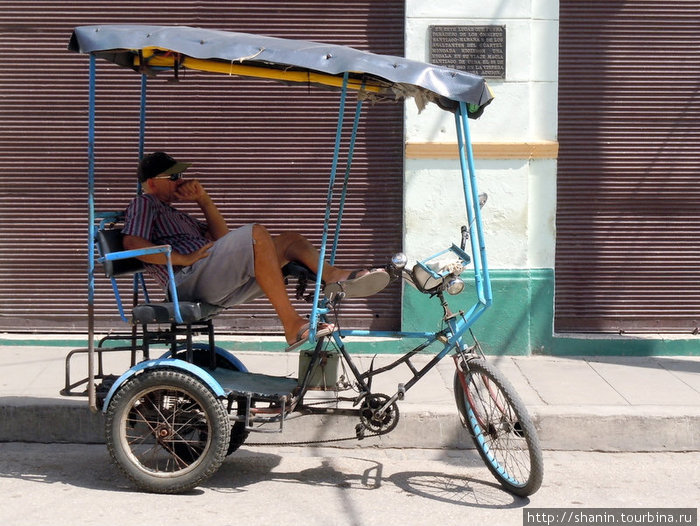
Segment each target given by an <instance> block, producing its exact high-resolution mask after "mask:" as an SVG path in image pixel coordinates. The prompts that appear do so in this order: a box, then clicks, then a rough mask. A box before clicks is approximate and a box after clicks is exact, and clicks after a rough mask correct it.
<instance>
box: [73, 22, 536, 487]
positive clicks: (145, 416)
mask: <svg viewBox="0 0 700 526" xmlns="http://www.w3.org/2000/svg"><path fill="white" fill-rule="evenodd" d="M69 49H70V50H72V51H76V52H80V53H86V54H88V55H89V122H88V130H89V132H88V194H89V199H88V208H89V211H88V221H89V239H88V277H89V279H88V347H87V348H86V349H76V350H74V351H72V352H71V353H70V354H69V356H68V357H67V367H66V370H67V372H66V387H65V389H64V390H63V391H62V392H63V394H66V395H76V394H77V395H87V396H88V399H89V404H90V407H91V409H92V410H93V411H97V410H98V405H99V406H101V409H102V411H104V413H105V426H106V429H105V433H106V442H107V445H108V449H109V452H110V454H111V456H112V458H113V460H114V461H115V462H116V464H117V465H118V466H119V468H120V469H121V470H122V471H123V472H124V474H125V475H126V476H127V477H128V478H130V479H131V480H132V481H133V482H134V483H135V484H136V485H137V486H138V487H140V488H142V489H145V490H148V491H154V492H163V493H166V492H170V493H172V492H181V491H185V490H188V489H191V488H193V487H195V486H197V485H199V484H200V483H202V482H203V481H204V480H205V479H206V478H207V477H209V476H210V475H211V474H213V473H214V472H215V471H216V470H217V469H218V468H219V467H220V465H221V464H222V462H223V461H224V459H225V457H226V455H228V454H231V453H233V452H234V451H235V450H236V449H237V448H238V447H240V446H241V445H242V444H243V443H244V441H245V440H246V438H247V437H248V435H249V434H250V433H251V432H256V431H264V430H266V431H268V432H269V431H270V430H271V428H272V431H279V432H281V431H283V429H284V422H285V421H286V420H288V419H289V418H292V417H298V416H302V415H306V414H313V413H317V412H320V411H322V412H323V413H334V412H337V413H339V414H344V415H351V416H354V417H355V418H357V419H358V423H357V426H356V438H358V439H361V438H363V437H366V436H375V435H383V434H386V433H389V432H390V431H392V430H393V429H394V428H395V427H396V426H397V424H398V421H399V402H400V401H401V400H402V399H403V398H404V396H405V394H406V392H408V391H409V390H410V389H411V388H412V387H413V386H414V385H415V384H416V383H417V382H418V381H419V380H420V379H421V378H423V377H424V376H425V374H426V373H427V372H428V371H429V370H430V369H432V368H433V367H434V366H435V365H436V364H437V363H438V362H439V361H440V360H442V359H443V358H444V357H446V356H447V355H451V356H452V358H453V359H454V362H455V366H456V371H455V375H454V393H455V398H456V402H457V409H458V413H459V416H460V418H461V421H462V423H463V425H464V427H465V428H466V429H467V430H468V431H469V433H470V435H471V437H472V439H473V441H474V444H475V446H476V449H477V450H478V453H479V455H480V456H481V457H482V459H483V460H484V462H485V463H486V466H487V467H488V469H489V470H490V471H491V472H492V473H493V475H494V476H495V477H496V479H497V480H498V481H499V482H500V483H501V484H502V485H503V486H504V487H505V489H507V490H508V491H510V492H512V493H514V494H516V495H520V496H526V495H529V494H532V493H533V492H535V491H537V489H538V488H539V486H540V484H541V481H542V456H541V451H540V446H539V442H538V438H537V434H536V431H535V427H534V425H533V423H532V421H531V419H530V417H529V415H528V413H527V411H526V409H525V407H524V405H523V403H522V402H521V401H520V399H519V397H518V395H517V394H516V392H515V391H514V389H513V387H512V386H511V385H510V384H509V383H508V382H507V380H506V379H505V378H504V377H503V376H502V375H501V374H500V372H499V371H498V370H496V369H495V368H494V367H493V366H492V365H491V364H489V363H488V362H487V360H486V358H485V357H484V355H483V353H482V352H481V348H480V346H479V344H478V342H477V340H476V339H475V338H473V335H472V338H471V339H470V340H469V342H468V341H466V340H467V338H466V336H467V333H468V332H469V333H471V327H472V325H473V324H474V322H475V321H476V320H477V319H478V318H479V317H480V316H481V315H482V314H483V313H484V311H485V310H486V309H487V308H488V307H489V305H490V304H491V302H492V294H491V284H490V279H489V272H488V267H487V261H486V245H485V241H484V235H483V229H482V221H481V212H480V209H481V206H482V205H483V201H484V198H483V196H481V197H480V195H479V193H478V190H477V181H476V175H475V171H474V160H473V155H472V148H471V141H470V135H469V121H468V119H469V118H476V117H478V116H480V115H481V113H482V112H483V110H484V108H485V106H486V105H487V104H488V103H489V102H490V100H491V98H492V96H491V93H490V91H489V88H488V87H487V85H486V84H485V82H484V80H483V79H482V78H481V77H478V76H475V75H472V74H469V73H465V72H462V71H458V70H453V69H449V68H444V67H438V66H434V65H431V64H426V63H422V62H417V61H412V60H407V59H404V58H400V57H392V56H384V55H375V54H371V53H367V52H362V51H359V50H355V49H352V48H348V47H344V46H337V45H328V44H321V43H313V42H304V41H296V40H287V39H279V38H270V37H263V36H257V35H249V34H242V33H230V32H222V31H213V30H206V29H198V28H191V27H181V26H178V27H168V26H140V25H103V26H84V27H78V28H76V29H75V30H74V32H73V35H72V37H71V40H70V43H69ZM97 59H105V60H107V61H110V62H113V63H115V64H116V65H118V66H122V67H126V68H131V69H133V70H134V71H136V72H137V73H139V74H140V75H141V79H142V84H141V89H142V98H141V104H142V111H141V118H142V122H141V128H140V130H141V132H140V134H141V136H140V153H141V155H142V154H143V144H144V133H145V132H144V130H145V126H144V123H143V119H144V114H145V109H144V107H143V106H144V104H145V100H146V97H145V92H146V86H147V82H146V77H147V76H151V75H164V74H170V75H173V74H174V75H177V74H178V72H180V71H182V70H185V69H194V70H200V71H207V72H213V73H220V74H224V75H227V76H232V77H236V76H252V77H259V78H264V79H275V80H279V81H282V82H286V83H304V84H308V85H309V86H318V87H321V88H330V89H334V90H338V91H339V92H340V98H339V117H338V125H337V134H336V139H335V146H334V158H333V162H332V166H331V167H330V179H329V184H328V195H327V199H326V210H325V221H324V223H323V225H322V228H323V232H322V245H321V249H320V252H321V253H320V259H319V268H320V269H322V266H323V264H324V261H326V258H327V257H329V258H330V261H331V262H332V261H333V260H334V259H335V254H336V252H337V250H338V235H339V232H340V228H341V221H342V213H343V206H344V203H345V198H346V192H347V181H348V177H349V172H350V163H351V160H352V146H353V145H354V138H355V136H356V134H357V129H358V125H359V115H360V110H361V108H362V104H363V101H366V100H370V101H372V102H381V101H382V100H385V99H390V100H396V99H403V98H408V97H415V98H416V99H417V101H418V102H419V104H421V105H426V104H437V105H438V106H440V108H442V109H443V110H445V111H448V112H452V113H453V114H454V117H455V125H456V130H457V138H458V146H459V166H460V169H461V173H462V186H463V192H464V199H465V210H464V213H465V216H464V217H465V225H464V226H462V227H461V235H460V236H458V237H461V243H459V244H452V245H451V246H450V247H448V248H446V249H445V250H443V251H440V252H439V253H437V254H433V255H430V256H428V257H426V258H425V259H423V260H421V261H418V262H416V263H415V265H413V266H412V267H411V268H407V261H406V257H405V256H404V255H403V254H401V253H398V254H396V255H395V256H394V257H393V258H392V259H391V261H390V262H388V263H387V271H388V274H389V275H390V276H391V278H392V279H393V280H403V281H404V282H406V283H407V284H408V285H409V286H412V287H415V288H416V289H417V290H419V291H420V292H422V293H424V294H426V295H428V296H430V297H431V298H433V301H434V302H435V304H436V306H438V305H439V307H438V308H440V309H442V312H443V316H442V327H441V328H440V330H438V331H427V332H400V331H399V332H386V331H367V330H349V329H342V330H338V331H335V332H333V333H332V334H331V335H329V336H323V337H321V338H318V339H317V338H316V336H317V331H316V328H317V326H318V323H319V322H321V321H327V320H329V319H331V318H332V317H333V316H334V315H336V314H337V307H338V306H339V305H340V304H341V303H342V302H343V301H344V300H345V299H346V298H345V297H344V296H345V294H344V292H343V291H342V290H327V289H326V287H324V284H323V283H322V282H321V280H317V279H316V276H315V275H313V274H312V273H310V271H309V270H308V269H304V268H299V266H296V267H295V268H292V269H289V272H290V274H291V275H292V276H295V277H296V278H297V279H299V282H300V284H301V285H302V286H303V285H304V284H306V283H308V284H310V285H311V286H312V293H310V294H309V297H310V304H311V306H310V315H309V319H310V330H309V338H308V348H309V349H312V351H310V352H308V354H307V355H306V360H307V362H308V363H305V364H304V366H303V367H302V368H300V374H299V378H289V377H276V376H270V375H266V374H258V373H251V372H249V371H248V370H247V369H246V367H245V366H244V365H243V364H242V363H241V361H240V360H239V359H238V358H236V357H235V356H234V355H233V354H232V353H230V352H228V351H226V350H225V349H222V348H221V347H218V346H217V345H216V344H215V341H214V328H213V324H212V318H214V317H215V316H216V314H217V311H218V309H217V308H216V307H215V306H211V305H206V304H203V303H196V302H183V301H179V300H178V296H177V290H176V288H175V285H174V277H173V276H174V274H173V267H172V265H171V264H170V250H171V249H170V247H169V246H161V247H156V248H155V249H142V250H130V251H125V250H123V246H122V245H121V231H120V229H119V227H118V225H119V221H120V220H121V218H122V211H116V212H96V211H95V209H94V191H95V185H94V176H95V174H94V171H95V170H94V165H95V148H94V142H95V91H96V79H95V77H96V60H97ZM225 81H227V82H228V81H230V82H235V78H234V79H230V80H229V79H226V80H225ZM352 93H356V94H357V101H356V108H355V119H354V122H353V123H352V126H351V132H350V134H351V136H350V145H351V147H350V152H349V153H348V154H347V157H346V165H347V166H346V169H345V174H344V182H343V186H342V190H341V194H340V197H339V199H338V198H337V197H338V196H337V195H336V196H335V197H336V199H334V195H333V193H334V190H335V187H336V175H337V173H338V171H339V166H338V165H339V158H340V145H341V140H342V138H343V134H344V133H346V131H345V127H346V126H344V122H343V121H344V114H345V106H346V103H347V99H348V97H349V96H350V95H351V94H352ZM338 179H339V178H338ZM339 180H340V179H339ZM338 186H340V185H338ZM336 193H337V192H336ZM334 206H337V207H338V209H337V210H335V211H332V210H331V209H332V207H334ZM332 212H334V213H332ZM331 217H334V218H335V224H334V225H332V224H331ZM155 251H158V252H160V253H164V254H166V256H167V258H168V273H169V276H170V285H169V297H168V298H166V301H164V302H151V301H149V297H148V293H147V290H146V287H145V281H144V279H143V276H142V274H141V271H142V270H143V266H142V264H141V262H140V260H138V259H137V257H138V256H143V255H145V254H148V253H153V252H155ZM96 263H101V264H102V266H103V268H104V271H105V274H106V275H107V277H109V278H110V279H111V280H112V283H113V286H114V291H115V295H116V297H117V304H118V308H119V311H120V313H121V316H122V318H123V319H124V320H125V321H129V322H130V323H131V325H132V327H133V328H132V330H131V332H130V334H125V335H116V336H115V335H113V336H108V337H107V338H105V339H104V340H102V341H100V342H98V343H97V344H96V343H95V341H94V340H95V329H94V289H95V281H94V280H95V265H96ZM470 268H471V270H469V269H470ZM465 273H469V274H471V276H472V277H473V281H474V287H473V290H474V291H475V295H476V298H475V299H474V300H472V301H473V304H471V305H469V304H467V305H460V306H459V307H458V308H454V307H451V306H450V305H449V303H448V299H447V298H448V296H453V297H456V295H457V294H459V293H460V292H462V291H463V289H464V281H463V280H462V275H463V274H465ZM120 275H127V276H133V289H134V291H135V295H134V296H135V298H134V305H133V308H132V311H131V316H130V319H129V318H128V317H127V315H126V313H125V312H124V307H123V306H122V302H121V299H120V296H119V289H118V287H117V285H116V278H117V277H118V276H120ZM139 291H141V292H140V295H139V296H137V294H138V293H139ZM138 326H140V327H141V330H140V331H137V330H136V327H138ZM154 326H155V327H156V329H154V328H153V327H154ZM199 334H204V335H208V343H197V342H195V341H194V340H193V335H199ZM346 336H358V337H383V336H391V337H399V338H413V339H419V341H420V344H419V345H417V346H416V347H415V348H414V349H412V350H411V351H409V352H407V353H405V354H403V355H402V356H400V357H399V358H398V359H396V360H395V361H393V362H392V363H391V364H390V365H388V366H385V367H381V368H377V369H374V368H372V367H370V368H369V370H367V371H360V370H359V368H358V367H357V366H356V365H355V362H354V361H353V359H352V357H351V354H350V350H349V349H348V345H349V344H348V343H347V342H346V339H345V338H346ZM108 339H111V340H114V339H117V340H121V339H123V340H125V341H124V342H122V344H121V345H116V346H114V345H103V344H104V341H105V340H108ZM360 342H361V340H360ZM350 345H358V346H360V345H361V343H358V342H357V340H355V339H354V341H353V342H352V344H350ZM157 346H161V347H163V346H164V347H165V352H164V353H163V354H162V355H161V356H160V357H157V358H153V357H152V356H151V353H152V352H153V351H154V348H156V347H157ZM115 351H126V352H130V353H131V367H130V368H129V369H128V370H126V371H125V372H120V374H119V375H110V374H107V373H105V372H104V370H103V358H104V356H105V355H106V353H110V352H115ZM81 353H85V354H87V362H88V375H87V377H86V378H84V379H81V380H79V381H77V382H72V381H71V379H70V374H69V370H70V366H69V362H70V359H71V358H72V357H74V356H75V355H76V354H81ZM418 353H424V354H426V353H427V354H429V355H430V356H432V358H431V359H430V360H429V361H428V363H427V365H425V366H423V367H422V368H420V369H419V368H417V367H416V366H414V364H413V362H412V361H411V359H412V358H413V357H415V356H416V355H417V354H418ZM301 356H302V354H301V353H300V357H301ZM338 361H341V362H342V364H343V366H344V368H345V369H344V370H347V371H349V373H348V374H349V375H350V376H351V378H345V379H343V381H340V380H338V379H337V377H335V376H333V374H331V375H329V374H328V371H329V370H330V371H332V370H333V369H332V367H329V364H333V363H336V364H337V362H338ZM399 366H407V367H408V370H409V371H410V374H409V375H408V378H407V380H406V381H405V382H404V383H401V384H399V385H398V387H397V389H396V391H395V392H394V393H393V394H380V393H374V392H372V379H373V378H374V377H376V375H380V374H382V373H383V372H386V371H388V370H390V369H394V368H397V367H399ZM83 388H84V391H80V389H83ZM310 389H314V390H326V391H328V392H330V393H331V395H332V396H330V397H329V398H328V400H327V404H326V405H325V406H324V407H321V408H319V407H318V406H317V405H315V404H307V403H306V402H305V396H306V395H308V393H309V390H310Z"/></svg>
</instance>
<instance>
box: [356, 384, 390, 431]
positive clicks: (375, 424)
mask: <svg viewBox="0 0 700 526" xmlns="http://www.w3.org/2000/svg"><path fill="white" fill-rule="evenodd" d="M389 400H390V398H389V397H388V396H387V395H385V394H381V393H376V394H369V395H367V396H366V397H365V399H364V400H363V401H362V406H361V407H360V422H361V423H362V426H363V427H364V428H365V429H367V430H369V431H371V432H372V433H376V434H378V435H384V434H386V433H389V432H390V431H393V430H394V428H395V427H396V426H397V424H398V423H399V406H398V405H396V402H392V403H391V404H390V405H389V407H387V408H386V410H384V411H381V409H382V407H384V406H385V405H386V403H387V402H388V401H389Z"/></svg>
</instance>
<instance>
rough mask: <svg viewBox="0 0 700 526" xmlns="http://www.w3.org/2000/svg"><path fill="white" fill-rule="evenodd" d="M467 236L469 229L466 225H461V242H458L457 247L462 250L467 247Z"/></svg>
mask: <svg viewBox="0 0 700 526" xmlns="http://www.w3.org/2000/svg"><path fill="white" fill-rule="evenodd" d="M468 237H469V231H468V230H467V226H466V225H462V242H461V243H460V244H459V248H461V249H462V250H464V249H465V248H467V238H468Z"/></svg>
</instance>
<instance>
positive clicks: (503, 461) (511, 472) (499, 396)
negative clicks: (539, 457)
mask: <svg viewBox="0 0 700 526" xmlns="http://www.w3.org/2000/svg"><path fill="white" fill-rule="evenodd" d="M465 395H466V397H467V402H468V403H467V419H468V420H469V424H470V426H471V428H472V430H473V432H474V436H475V437H476V439H477V441H478V443H479V445H480V446H481V449H482V451H483V452H484V453H485V455H486V457H487V458H488V461H489V462H490V464H491V465H492V466H493V468H494V469H496V471H498V473H499V474H500V475H501V476H502V477H503V478H504V479H505V480H507V481H508V482H509V483H510V484H512V485H514V486H518V487H522V486H525V485H526V484H527V482H528V479H529V477H530V471H531V462H530V448H529V445H528V443H527V440H526V437H525V435H524V433H523V431H522V428H521V426H520V423H519V422H518V419H517V416H516V415H515V412H514V411H513V408H512V406H511V404H510V403H509V402H508V400H507V399H506V398H505V396H504V394H503V392H502V391H501V390H500V389H499V388H498V387H497V386H496V385H495V384H494V383H493V382H491V381H490V379H489V378H488V377H487V376H486V375H483V374H476V373H472V374H469V375H468V378H467V390H466V393H465Z"/></svg>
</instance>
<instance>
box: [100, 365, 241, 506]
mask: <svg viewBox="0 0 700 526" xmlns="http://www.w3.org/2000/svg"><path fill="white" fill-rule="evenodd" d="M105 426H106V428H105V431H106V440H107V448H108V450H109V452H110V455H111V456H112V459H113V460H114V462H115V463H116V464H117V466H118V467H119V468H120V469H121V470H122V471H123V472H124V474H125V475H126V476H127V477H129V478H130V479H131V480H132V481H133V482H134V483H135V484H136V485H137V486H138V487H139V488H141V489H145V490H147V491H153V492H156V493H177V492H182V491H186V490H189V489H192V488H194V487H196V486H198V485H199V484H201V483H202V482H203V481H204V480H205V479H207V478H208V477H209V476H211V475H212V474H213V473H214V472H216V470H217V469H218V468H219V466H221V463H222V462H223V461H224V458H225V457H226V452H227V450H228V448H229V444H230V429H231V425H230V423H229V419H228V415H227V413H226V410H225V408H224V406H223V405H222V403H221V401H220V400H219V399H218V398H217V397H216V396H214V394H213V393H212V392H211V391H210V390H209V388H208V387H207V386H206V385H204V384H203V383H202V382H201V381H199V380H198V379H196V378H194V377H192V376H190V375H189V374H186V373H183V372H180V371H174V370H167V369H156V370H149V371H145V372H143V373H141V374H139V375H138V376H136V377H134V378H132V379H129V380H127V382H126V383H125V384H124V385H123V386H122V387H121V388H120V389H119V390H118V391H117V393H116V394H115V395H114V398H113V399H112V401H111V402H110V404H109V408H108V409H107V414H106V421H105Z"/></svg>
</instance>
